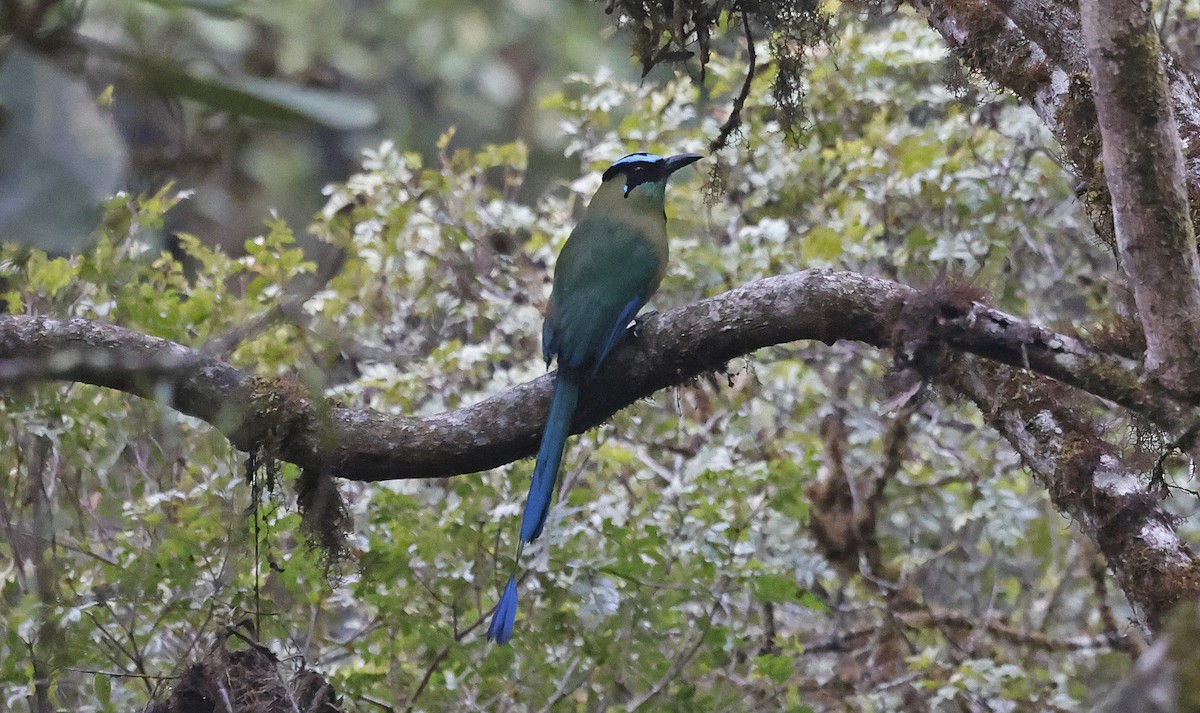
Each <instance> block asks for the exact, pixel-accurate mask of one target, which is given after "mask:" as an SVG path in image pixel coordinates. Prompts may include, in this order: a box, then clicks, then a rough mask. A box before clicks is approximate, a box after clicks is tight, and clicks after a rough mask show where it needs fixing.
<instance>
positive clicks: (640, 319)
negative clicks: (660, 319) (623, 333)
mask: <svg viewBox="0 0 1200 713" xmlns="http://www.w3.org/2000/svg"><path fill="white" fill-rule="evenodd" d="M656 314H658V310H656V309H652V310H650V311H649V312H642V313H641V314H639V315H638V316H636V317H634V318H633V324H632V325H631V326H630V327H629V333H630V335H631V336H632V337H633V338H634V339H637V338H638V336H639V334H638V330H640V329H641V328H642V325H643V324H645V323H646V322H648V321H649V320H650V318H651V317H653V316H654V315H656Z"/></svg>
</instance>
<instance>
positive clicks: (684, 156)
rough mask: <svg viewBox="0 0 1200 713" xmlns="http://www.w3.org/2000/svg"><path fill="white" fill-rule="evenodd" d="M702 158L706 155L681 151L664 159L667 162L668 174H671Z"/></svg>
mask: <svg viewBox="0 0 1200 713" xmlns="http://www.w3.org/2000/svg"><path fill="white" fill-rule="evenodd" d="M702 158H704V157H703V156H701V155H700V154H698V153H681V154H678V155H676V156H671V157H669V158H667V159H666V160H664V161H663V163H665V164H666V174H667V175H668V176H669V175H671V174H672V173H675V172H676V171H678V170H679V169H681V168H683V167H684V166H687V165H689V164H693V163H695V162H697V161H699V160H700V159H702Z"/></svg>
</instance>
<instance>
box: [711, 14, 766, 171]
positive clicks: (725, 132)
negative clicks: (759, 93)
mask: <svg viewBox="0 0 1200 713" xmlns="http://www.w3.org/2000/svg"><path fill="white" fill-rule="evenodd" d="M741 13H742V28H743V29H744V30H745V32H746V52H747V55H748V58H747V61H746V65H747V66H746V81H744V82H742V91H741V92H740V93H738V95H737V99H734V100H733V109H732V111H730V112H729V118H728V119H726V120H725V123H724V124H722V125H721V131H720V133H718V134H717V138H715V139H713V140H712V142H711V143H710V144H709V145H708V149H709V151H719V150H720V149H723V148H725V145H726V143H728V141H729V135H730V134H732V133H733V132H734V131H736V130H737V129H738V127H740V126H741V125H742V109H744V108H745V106H746V100H747V99H749V98H750V84H751V83H752V82H753V81H754V70H755V64H756V62H757V61H758V58H757V56H756V55H755V53H754V35H753V33H751V31H750V15H749V14H748V13H747V12H746V10H745V9H744V8H743V9H741Z"/></svg>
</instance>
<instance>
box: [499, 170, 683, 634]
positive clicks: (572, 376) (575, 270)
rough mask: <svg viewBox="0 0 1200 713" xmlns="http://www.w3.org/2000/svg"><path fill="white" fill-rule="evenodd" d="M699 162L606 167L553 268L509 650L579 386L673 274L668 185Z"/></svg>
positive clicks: (508, 598)
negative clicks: (550, 369) (544, 385)
mask: <svg viewBox="0 0 1200 713" xmlns="http://www.w3.org/2000/svg"><path fill="white" fill-rule="evenodd" d="M701 158H702V157H701V156H700V155H699V154H694V153H683V154H678V155H675V156H669V157H666V158H663V157H662V156H658V155H656V154H652V153H632V154H629V155H628V156H625V157H623V158H621V159H619V160H617V161H616V162H615V163H613V164H612V165H611V166H609V167H608V168H607V169H606V170H605V171H604V173H603V175H602V176H601V182H600V187H599V188H598V189H597V190H596V192H595V194H593V195H592V199H591V200H590V201H589V202H588V205H587V208H585V209H584V212H583V217H582V218H581V219H580V221H579V223H577V224H576V226H575V229H574V230H572V231H571V234H570V236H569V237H568V238H567V242H566V244H564V245H563V248H562V251H561V252H560V253H559V255H558V261H557V263H556V264H555V267H554V278H553V286H552V287H551V290H550V303H549V306H548V308H547V310H546V318H545V321H544V322H543V323H542V356H543V357H545V360H546V365H547V366H549V365H550V362H551V361H553V360H555V359H557V360H558V371H557V373H556V374H555V378H554V399H553V401H552V402H551V405H550V412H549V415H548V416H547V417H546V427H545V430H544V431H543V432H542V441H541V446H540V447H539V448H538V454H537V460H536V461H535V464H534V468H533V480H532V481H531V482H530V484H529V495H528V496H527V497H526V500H525V509H524V512H523V513H522V515H521V532H520V537H519V539H518V543H517V553H516V557H515V558H514V560H513V562H514V566H513V573H512V574H511V575H510V576H509V578H508V583H507V584H506V585H505V587H504V591H503V592H502V593H501V595H500V601H499V603H498V604H497V605H496V610H495V612H494V614H493V616H492V621H491V624H490V626H489V627H488V631H487V638H488V641H494V642H496V643H498V644H500V645H504V644H507V643H508V641H509V639H510V638H511V637H512V632H513V625H514V623H515V621H516V615H517V567H518V566H519V561H520V558H521V552H522V551H523V550H524V548H525V545H527V544H528V543H530V542H532V541H534V540H536V539H537V538H538V536H539V535H541V534H542V528H543V527H545V525H546V515H547V514H549V512H550V500H551V497H552V496H553V494H554V483H555V481H556V480H557V478H558V469H559V466H560V465H561V463H562V456H563V447H564V445H565V443H566V440H567V435H568V433H569V431H570V427H571V418H572V416H573V415H574V414H575V408H576V406H577V405H578V403H579V390H580V387H581V386H582V385H583V384H584V383H586V382H587V381H588V380H590V379H592V378H593V377H595V375H596V374H597V372H598V371H599V369H600V366H601V365H602V364H603V363H604V360H605V358H606V357H607V356H608V354H609V352H611V351H612V349H613V347H615V346H616V345H617V343H618V342H620V341H621V338H622V337H623V336H624V335H625V333H626V330H627V328H628V326H629V324H630V322H632V321H633V319H634V318H635V317H636V316H637V313H638V311H639V310H641V309H642V307H643V306H645V304H646V302H647V301H648V300H649V299H650V296H651V295H652V294H654V291H655V290H657V289H658V285H659V283H660V282H662V278H663V275H664V274H665V273H666V269H667V256H668V245H667V214H666V188H667V179H668V178H670V177H671V174H673V173H675V172H676V171H678V170H679V169H681V168H683V167H684V166H688V165H690V164H692V163H694V162H696V161H698V160H700V159H701Z"/></svg>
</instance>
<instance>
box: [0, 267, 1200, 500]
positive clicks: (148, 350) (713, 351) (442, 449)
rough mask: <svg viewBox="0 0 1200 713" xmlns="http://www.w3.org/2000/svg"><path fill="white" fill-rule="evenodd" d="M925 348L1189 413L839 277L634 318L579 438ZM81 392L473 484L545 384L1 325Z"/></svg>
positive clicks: (1091, 369)
mask: <svg viewBox="0 0 1200 713" xmlns="http://www.w3.org/2000/svg"><path fill="white" fill-rule="evenodd" d="M918 333H919V334H920V335H922V336H920V339H921V340H924V341H936V342H940V343H944V344H946V345H949V346H950V347H952V348H955V349H959V350H961V351H968V352H974V353H977V354H980V355H982V356H985V357H988V358H990V359H993V360H997V361H1001V362H1004V363H1006V364H1010V365H1013V366H1018V367H1024V368H1029V369H1032V370H1034V371H1037V372H1039V373H1042V374H1045V375H1047V376H1050V377H1052V378H1055V379H1057V380H1059V381H1062V382H1063V383H1066V384H1068V385H1071V386H1074V387H1077V388H1079V389H1083V390H1085V391H1088V392H1090V393H1092V394H1095V395H1097V396H1100V397H1102V398H1105V399H1108V400H1110V401H1113V402H1115V403H1118V404H1121V405H1123V406H1126V407H1127V408H1130V409H1133V410H1135V411H1137V412H1139V413H1141V414H1143V415H1145V416H1146V417H1147V418H1150V419H1151V420H1153V421H1154V422H1156V423H1158V424H1159V425H1161V426H1162V427H1163V428H1164V429H1167V430H1169V431H1180V430H1183V429H1184V428H1186V427H1187V424H1188V421H1187V419H1188V418H1189V417H1190V411H1187V410H1185V409H1183V408H1181V407H1180V406H1178V405H1177V404H1174V403H1173V402H1171V401H1169V400H1167V399H1165V398H1164V397H1162V396H1160V395H1156V394H1154V393H1152V392H1149V391H1147V390H1145V389H1144V388H1143V386H1142V384H1141V382H1140V380H1139V375H1138V371H1137V368H1136V365H1135V364H1134V363H1132V362H1130V361H1128V360H1126V359H1122V358H1120V357H1116V356H1113V355H1109V354H1104V353H1102V352H1098V351H1096V350H1094V349H1092V348H1091V347H1089V346H1088V345H1087V344H1085V343H1083V342H1082V341H1080V340H1078V339H1075V338H1072V337H1069V336H1066V335H1060V334H1055V333H1053V332H1050V331H1049V330H1046V329H1043V328H1041V327H1038V326H1036V325H1033V324H1030V323H1028V322H1024V321H1022V320H1020V319H1018V318H1016V317H1013V316H1011V315H1006V314H1004V313H1002V312H999V311H997V310H994V309H991V308H989V307H987V306H985V305H982V304H979V303H978V302H974V301H971V300H969V299H964V298H955V297H954V296H953V294H952V291H947V293H946V294H945V295H941V294H938V293H937V292H928V293H919V292H917V291H915V290H913V289H912V288H909V287H905V286H903V285H900V284H897V283H895V282H890V281H887V280H881V279H876V278H872V277H866V276H863V275H859V274H855V273H848V272H832V271H822V270H806V271H803V272H799V273H795V274H791V275H783V276H778V277H770V278H766V279H762V280H758V281H756V282H753V283H750V284H748V285H745V286H743V287H740V288H738V289H735V290H731V291H729V292H726V293H724V294H721V295H717V296H715V297H711V298H709V299H706V300H702V301H700V302H697V303H695V304H692V305H688V306H686V307H681V308H679V309H675V310H671V311H669V312H664V313H658V314H654V315H651V316H649V317H647V318H645V319H643V320H641V321H640V322H639V325H638V328H637V330H636V336H635V337H631V338H629V339H626V340H625V341H624V342H623V343H622V344H621V345H620V346H619V347H618V348H617V349H616V350H615V351H614V352H613V354H612V356H611V357H610V358H609V361H608V362H607V364H606V368H605V369H604V371H603V372H602V373H601V374H600V375H599V376H598V378H597V379H596V380H595V381H594V382H592V383H591V384H589V385H587V386H586V387H585V393H584V396H583V398H581V399H580V403H581V404H584V406H583V407H581V409H580V411H579V413H578V414H577V415H576V419H575V421H574V423H573V425H572V429H573V431H574V432H576V433H578V432H580V431H582V430H585V429H587V428H590V427H593V426H595V425H597V424H599V423H601V422H602V421H604V420H605V419H607V418H608V417H610V416H611V415H612V414H613V413H615V412H617V411H618V410H620V409H622V408H624V407H626V406H628V405H630V404H632V403H634V402H635V401H637V400H638V399H641V398H644V397H646V396H649V395H650V394H653V393H654V392H655V391H658V390H659V389H662V388H665V387H667V386H671V385H674V384H680V383H684V382H686V381H688V380H689V379H692V378H694V377H696V376H698V375H701V374H704V373H707V372H711V371H714V370H719V369H722V368H723V367H724V365H725V364H726V362H728V361H729V360H731V359H734V358H736V357H739V356H742V355H746V354H750V353H751V352H753V351H755V350H757V349H760V348H762V347H766V346H770V345H774V344H782V343H786V342H792V341H797V340H804V339H816V340H820V341H823V342H826V343H833V342H835V341H838V340H852V341H859V342H864V343H867V344H871V345H873V346H876V347H889V346H891V345H892V344H893V342H895V341H897V340H898V341H899V342H903V343H902V344H899V345H898V348H900V349H902V350H907V349H912V348H917V347H919V345H916V344H914V343H913V340H914V339H915V337H914V336H913V335H914V334H918ZM31 379H63V380H71V381H79V382H84V383H89V384H95V385H98V386H105V387H109V388H114V389H120V390H122V391H126V392H129V393H131V394H136V395H138V396H142V397H145V398H150V399H156V400H159V401H163V402H165V403H167V404H168V405H170V406H171V407H173V408H175V409H176V410H178V411H180V412H182V413H185V414H188V415H190V416H195V417H197V418H200V419H203V420H205V421H207V422H209V423H211V424H212V425H213V426H215V427H216V428H218V429H219V430H220V431H221V432H222V433H224V434H225V435H226V436H227V437H228V438H229V440H230V441H231V442H232V443H233V445H234V446H236V447H237V448H239V449H241V450H244V451H256V450H260V449H262V450H265V451H266V452H268V453H269V454H270V455H273V456H275V457H278V458H281V459H283V460H286V461H289V462H292V463H295V464H297V465H299V466H301V467H303V468H314V469H320V470H321V471H323V472H327V473H330V474H332V475H335V476H338V477H343V478H348V479H352V480H365V481H376V480H390V479H397V478H430V477H440V476H448V475H455V474H461V473H472V472H477V471H481V470H486V469H488V468H493V467H496V466H499V465H503V464H505V463H509V462H512V461H514V460H517V459H519V458H522V457H526V456H529V455H532V454H533V452H534V451H535V449H536V446H537V440H538V437H539V435H540V432H541V428H542V425H543V421H544V418H545V412H546V409H547V408H548V406H549V399H550V394H551V388H552V387H551V381H552V376H551V375H547V376H544V377H541V378H539V379H535V380H534V381H531V382H529V383H526V384H522V385H520V386H517V387H514V388H512V389H509V390H508V391H505V392H503V393H500V394H497V395H495V396H492V397H491V398H488V399H486V400H484V401H482V402H480V403H477V404H475V405H472V406H468V407H465V408H460V409H456V410H453V411H447V412H445V413H441V414H437V415H435V416H430V417H426V418H410V417H403V416H394V415H388V414H383V413H379V412H376V411H371V410H365V409H344V408H332V407H328V406H326V404H325V401H324V399H320V398H313V397H311V396H309V392H308V391H307V390H306V389H305V388H304V387H303V386H302V385H301V384H299V383H298V382H295V381H289V380H278V379H264V378H258V377H254V376H252V375H250V374H248V373H246V372H244V371H242V370H239V369H237V368H235V367H233V366H231V365H229V364H227V363H225V362H222V361H220V360H218V359H215V358H212V357H209V356H205V355H203V354H201V353H199V352H197V351H194V350H191V349H189V348H187V347H184V346H181V345H179V344H175V343H173V342H169V341H166V340H163V339H158V338H155V337H149V336H146V335H143V334H139V333H136V332H132V331H130V330H126V329H123V328H120V327H116V326H112V325H106V324H101V323H96V322H89V321H86V320H80V319H74V320H69V321H55V320H51V319H46V318H40V317H24V316H3V317H0V382H7V383H9V384H11V383H14V382H21V381H28V380H31Z"/></svg>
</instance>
